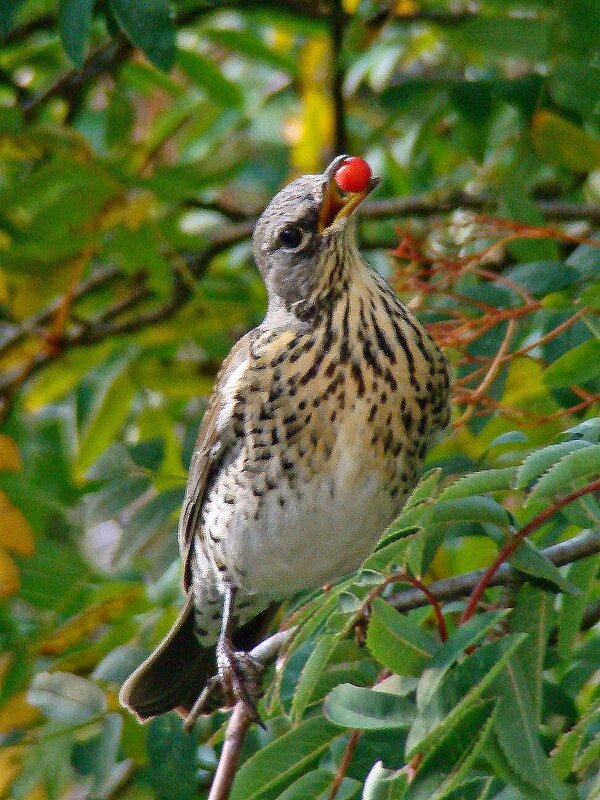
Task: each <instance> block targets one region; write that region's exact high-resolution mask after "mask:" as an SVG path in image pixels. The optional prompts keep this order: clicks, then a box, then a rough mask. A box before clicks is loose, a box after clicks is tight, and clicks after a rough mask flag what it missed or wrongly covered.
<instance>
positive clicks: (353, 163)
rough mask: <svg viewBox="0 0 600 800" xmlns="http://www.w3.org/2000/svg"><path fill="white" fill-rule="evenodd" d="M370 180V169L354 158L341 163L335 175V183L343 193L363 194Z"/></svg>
mask: <svg viewBox="0 0 600 800" xmlns="http://www.w3.org/2000/svg"><path fill="white" fill-rule="evenodd" d="M370 180H371V167H370V166H369V165H368V164H367V162H366V161H363V159H362V158H358V157H356V156H353V157H352V158H347V159H346V160H345V161H343V162H342V166H341V167H339V169H338V170H337V172H336V173H335V182H336V183H337V185H338V186H339V188H340V189H341V190H342V191H343V192H363V191H364V190H365V189H366V188H367V186H368V185H369V181H370Z"/></svg>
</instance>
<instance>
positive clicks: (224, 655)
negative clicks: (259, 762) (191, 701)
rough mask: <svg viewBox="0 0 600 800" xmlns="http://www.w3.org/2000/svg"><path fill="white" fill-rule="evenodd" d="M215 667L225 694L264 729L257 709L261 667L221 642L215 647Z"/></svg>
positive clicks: (241, 651)
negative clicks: (239, 704)
mask: <svg viewBox="0 0 600 800" xmlns="http://www.w3.org/2000/svg"><path fill="white" fill-rule="evenodd" d="M217 667H218V669H219V677H220V679H221V685H222V687H223V691H224V692H225V694H226V695H227V696H228V697H229V698H230V699H231V700H232V701H233V702H239V703H243V704H244V706H245V709H246V712H247V714H248V716H249V717H250V718H251V719H252V720H253V721H254V722H256V723H258V725H260V726H261V728H264V727H265V725H264V722H263V721H262V719H261V718H260V714H259V713H258V709H257V704H258V699H259V696H260V678H261V675H262V673H263V669H264V667H263V665H262V664H261V663H260V662H259V661H257V660H256V659H255V658H252V656H251V655H250V654H249V653H246V652H244V651H243V650H234V649H233V646H232V645H231V643H230V642H221V643H220V644H219V646H218V647H217Z"/></svg>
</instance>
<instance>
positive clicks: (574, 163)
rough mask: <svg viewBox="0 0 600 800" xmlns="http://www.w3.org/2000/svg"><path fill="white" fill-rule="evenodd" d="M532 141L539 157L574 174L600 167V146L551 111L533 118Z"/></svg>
mask: <svg viewBox="0 0 600 800" xmlns="http://www.w3.org/2000/svg"><path fill="white" fill-rule="evenodd" d="M531 138H532V140H533V144H534V147H535V149H536V150H537V152H538V154H539V155H540V156H541V157H542V158H543V159H544V160H545V161H548V162H550V163H551V164H558V165H560V166H564V167H567V168H568V169H570V170H572V171H573V172H590V171H591V170H594V169H597V168H598V167H599V166H600V142H599V141H598V140H596V139H594V138H592V137H591V136H590V135H589V134H587V133H586V132H585V131H584V130H582V129H581V128H580V127H579V126H578V125H575V124H574V123H573V122H570V121H569V120H567V119H564V118H563V117H559V116H558V115H557V114H553V113H552V112H551V111H537V112H536V113H535V114H534V115H533V118H532V120H531Z"/></svg>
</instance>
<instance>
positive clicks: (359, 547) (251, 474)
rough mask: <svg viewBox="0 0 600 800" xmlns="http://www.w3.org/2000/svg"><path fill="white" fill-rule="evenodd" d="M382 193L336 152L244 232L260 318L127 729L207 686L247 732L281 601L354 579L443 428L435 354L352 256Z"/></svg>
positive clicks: (203, 461) (209, 420)
mask: <svg viewBox="0 0 600 800" xmlns="http://www.w3.org/2000/svg"><path fill="white" fill-rule="evenodd" d="M353 165H354V166H353ZM379 182H380V179H378V178H374V177H372V175H371V170H370V168H369V166H368V164H367V163H366V162H365V161H363V160H362V159H360V158H359V157H356V156H355V157H350V156H347V155H341V156H338V157H337V158H335V159H334V160H333V161H332V162H331V163H330V164H329V166H328V167H327V168H326V169H325V170H324V171H323V172H322V173H318V174H309V175H303V176H301V177H298V178H296V179H295V180H293V181H291V182H290V183H289V184H288V185H287V186H285V187H284V188H283V189H281V191H279V193H278V194H276V195H275V197H274V198H273V199H272V200H271V202H270V203H269V204H268V206H267V207H266V209H265V210H264V212H263V213H262V215H261V216H260V217H259V219H258V221H257V223H256V225H255V228H254V233H253V237H252V249H253V255H254V260H255V262H256V265H257V267H258V269H259V271H260V273H261V275H262V278H263V280H264V282H265V285H266V289H267V295H268V302H267V311H266V314H265V317H264V320H263V321H262V323H261V324H260V325H258V327H256V328H255V329H254V330H252V331H250V332H249V333H247V334H246V335H244V336H243V337H242V338H241V339H240V340H239V341H238V342H237V343H236V344H235V345H234V347H233V348H232V350H231V352H230V353H229V355H228V356H227V358H226V359H225V361H224V362H223V364H222V367H221V369H220V371H219V373H218V375H217V378H216V382H215V389H214V391H213V394H212V396H211V398H210V400H209V402H208V405H207V409H206V412H205V414H204V417H203V419H202V423H201V426H200V430H199V434H198V438H197V441H196V444H195V447H194V450H193V454H192V458H191V464H190V468H189V476H188V482H187V488H186V492H185V497H184V501H183V506H182V511H181V515H180V521H179V530H178V539H179V549H180V553H181V558H182V562H183V579H182V584H183V593H184V597H185V602H184V604H183V606H182V609H181V612H180V614H179V617H178V619H177V620H176V622H175V623H174V625H173V627H172V629H171V630H170V632H169V633H168V634H167V635H166V637H165V638H164V639H163V641H162V642H161V643H160V644H159V645H158V647H157V648H156V650H155V651H154V652H153V653H152V654H151V655H150V656H149V657H148V658H147V659H146V661H144V662H143V663H142V664H141V665H140V666H139V667H138V668H137V669H136V670H135V671H134V672H133V674H132V675H131V676H130V677H129V678H128V679H127V681H126V682H125V684H124V685H123V687H122V690H121V693H120V701H121V703H122V704H123V706H125V707H126V708H128V709H130V710H131V711H132V712H133V713H134V714H135V715H136V716H137V718H138V720H140V721H146V720H148V719H151V718H152V717H155V716H157V715H160V714H163V713H166V712H169V711H172V710H176V711H178V712H179V713H180V714H182V715H183V716H186V715H188V724H189V720H190V719H191V720H192V721H193V720H194V719H195V718H196V716H197V713H196V714H194V709H196V712H199V710H200V707H201V706H202V707H203V706H204V705H205V701H204V696H205V695H206V693H207V690H208V689H210V688H212V687H213V686H214V681H215V680H217V678H218V679H219V680H220V683H221V685H222V688H223V690H224V692H225V695H226V697H227V698H228V699H229V700H230V701H232V702H233V701H241V702H242V703H244V705H245V706H246V708H247V710H248V713H249V714H250V715H251V717H252V718H253V719H255V720H257V721H260V718H259V716H258V712H257V710H256V703H257V694H258V691H259V689H258V685H259V681H260V678H259V675H260V665H258V664H257V663H256V662H254V660H253V659H252V657H251V656H250V654H249V652H248V651H249V650H250V649H251V648H252V647H253V646H254V645H255V644H256V643H257V642H258V641H260V640H261V637H264V635H265V633H266V630H268V625H269V623H270V621H271V619H272V617H273V615H274V613H275V610H276V609H277V607H278V604H280V603H281V601H282V600H283V599H284V598H286V597H289V596H291V595H293V594H294V593H296V592H298V591H300V590H306V589H312V588H315V587H317V588H318V587H319V586H323V585H325V584H327V583H329V582H332V581H335V580H336V579H338V578H340V577H342V576H344V575H347V574H350V573H352V572H353V571H355V570H357V569H358V568H359V567H360V565H361V563H362V561H363V560H364V559H365V558H366V557H367V556H368V555H369V553H370V552H371V551H372V549H373V547H374V546H375V544H376V543H377V541H378V539H379V538H380V536H381V534H382V533H383V531H384V530H385V529H386V528H387V527H388V526H389V525H390V524H391V523H392V522H393V520H394V519H395V518H396V517H397V516H398V514H399V513H400V511H401V509H402V507H403V505H404V503H405V501H406V499H407V497H408V496H409V495H410V493H411V491H412V490H413V488H414V487H415V485H416V483H417V482H418V479H419V476H420V473H421V470H422V466H423V461H424V458H425V456H426V453H427V451H428V449H429V447H430V446H431V445H432V443H433V442H434V440H435V439H436V438H437V437H438V434H439V433H440V432H441V431H443V429H444V428H445V427H446V426H447V425H448V421H449V418H450V395H451V377H450V371H449V366H448V361H447V359H446V357H445V355H444V354H443V352H442V351H441V350H440V349H439V348H438V346H437V345H436V344H435V343H434V341H433V340H432V339H431V337H430V336H429V334H428V333H427V331H426V329H425V328H424V327H423V326H422V325H421V323H420V322H419V321H418V319H417V318H416V317H415V316H414V315H413V313H412V312H411V311H410V310H409V308H408V307H407V306H406V305H405V304H403V303H402V302H401V300H400V299H399V298H398V296H397V295H396V293H395V292H394V291H393V289H392V287H391V286H390V284H389V283H388V282H387V281H386V280H385V279H384V277H382V276H381V275H380V274H379V273H378V272H377V271H375V270H374V269H373V268H372V267H371V266H369V265H368V263H367V262H366V261H365V259H364V258H363V257H362V255H361V253H360V250H359V246H358V240H357V229H356V221H355V212H356V209H357V208H358V207H359V206H360V204H361V203H362V202H363V201H364V200H365V198H366V197H368V196H369V195H370V194H371V192H372V191H373V190H374V189H375V187H376V186H377V185H378V184H379ZM346 189H350V190H349V191H347V190H346ZM215 674H216V676H217V677H213V676H215ZM199 698H200V699H199Z"/></svg>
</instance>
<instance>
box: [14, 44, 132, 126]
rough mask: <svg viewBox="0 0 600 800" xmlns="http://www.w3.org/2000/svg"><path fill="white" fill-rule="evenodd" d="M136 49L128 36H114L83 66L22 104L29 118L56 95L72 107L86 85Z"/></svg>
mask: <svg viewBox="0 0 600 800" xmlns="http://www.w3.org/2000/svg"><path fill="white" fill-rule="evenodd" d="M132 50H133V45H132V44H131V43H130V42H128V41H127V40H126V39H122V38H121V39H117V40H114V39H111V40H110V41H108V42H106V43H105V44H103V45H101V46H100V47H98V48H96V50H94V52H93V53H92V54H91V55H90V57H89V58H88V59H87V61H86V62H85V64H84V65H83V67H82V68H81V69H72V70H69V71H68V72H65V73H64V75H61V76H60V77H58V78H57V79H56V80H55V81H54V83H53V84H51V85H50V86H49V87H48V88H47V89H45V90H44V91H43V92H41V93H40V94H38V95H36V96H35V97H34V98H32V99H31V100H28V101H26V102H25V103H24V104H23V114H24V116H25V119H26V120H31V119H32V118H33V117H35V115H36V114H37V113H38V112H39V111H40V110H41V108H42V106H43V105H44V103H46V102H47V101H48V100H50V99H52V98H54V97H62V98H63V99H64V100H65V101H66V102H67V104H68V105H69V107H70V108H73V107H74V106H75V105H76V104H77V102H78V100H79V97H80V96H81V92H82V91H83V90H84V89H85V87H86V86H87V85H88V84H89V83H91V82H92V81H93V80H95V79H96V78H98V77H100V75H105V74H106V73H108V72H112V71H113V70H115V69H116V68H117V67H118V66H120V65H121V64H122V63H123V62H124V61H125V59H126V58H127V57H128V56H129V55H130V53H131V52H132Z"/></svg>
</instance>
